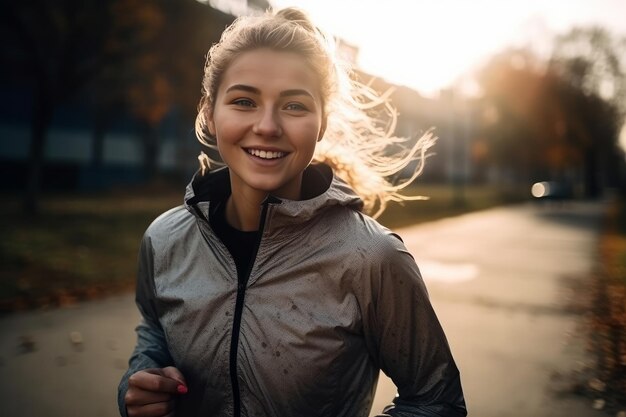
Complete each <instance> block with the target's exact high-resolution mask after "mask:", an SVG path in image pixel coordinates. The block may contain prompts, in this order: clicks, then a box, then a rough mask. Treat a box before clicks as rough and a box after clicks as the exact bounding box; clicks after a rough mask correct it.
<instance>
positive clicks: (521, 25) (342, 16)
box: [272, 0, 624, 97]
mask: <svg viewBox="0 0 626 417" xmlns="http://www.w3.org/2000/svg"><path fill="white" fill-rule="evenodd" d="M272 3H273V4H274V5H275V6H276V7H278V8H282V7H286V6H296V7H302V8H304V9H305V10H307V11H308V12H309V14H310V15H311V17H312V18H313V20H314V21H315V22H316V23H318V24H319V25H320V26H321V27H322V28H323V29H325V30H326V31H328V32H330V33H332V34H335V35H337V36H339V37H341V38H342V39H344V40H345V41H347V42H348V43H350V44H354V45H357V46H358V47H359V53H358V62H357V64H358V65H359V67H360V68H362V69H363V70H365V71H367V72H369V73H371V74H373V75H376V76H380V77H382V78H385V79H386V80H388V81H391V82H394V83H397V84H403V85H406V86H408V87H411V88H414V89H416V90H418V91H419V92H420V93H422V94H423V95H426V96H431V97H432V96H437V95H438V94H439V92H440V91H441V89H443V88H446V87H448V86H450V85H451V84H453V83H457V82H459V81H460V80H466V79H467V78H468V74H470V75H471V72H472V71H473V70H475V69H477V68H478V67H479V66H480V65H482V64H483V63H484V61H485V60H486V59H487V58H488V57H489V56H490V55H491V54H493V53H495V52H497V51H499V50H501V49H503V48H505V47H506V46H507V45H518V46H532V47H533V48H534V49H536V50H538V52H540V53H544V54H545V53H549V52H550V45H549V44H550V39H551V37H552V35H553V34H554V33H556V32H559V31H564V30H567V28H569V27H571V26H572V25H573V24H576V23H585V22H587V23H589V22H594V21H595V22H603V23H605V24H606V25H607V26H608V27H613V28H614V29H615V28H617V29H615V30H619V31H621V32H623V31H624V30H623V25H621V24H620V23H619V19H618V18H616V15H618V14H619V13H616V10H620V9H621V10H623V5H622V6H621V7H620V6H619V2H618V1H615V0H602V1H597V2H583V1H572V0H554V1H551V2H544V1H541V0H527V1H524V2H522V1H515V2H503V1H497V0H496V1H494V0H474V1H472V2H468V1H457V0H441V1H438V2H426V1H411V2H407V1H401V0H387V1H385V2H384V3H381V2H380V1H375V0H361V1H358V0H342V1H338V0H316V1H315V2H313V1H306V0H274V1H272ZM590 3H592V4H590ZM619 28H622V29H619Z"/></svg>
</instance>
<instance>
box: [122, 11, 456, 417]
mask: <svg viewBox="0 0 626 417" xmlns="http://www.w3.org/2000/svg"><path fill="white" fill-rule="evenodd" d="M357 90H358V91H357ZM355 91H356V93H355ZM357 94H358V95H357ZM372 102H373V103H374V104H383V105H384V104H385V102H384V100H381V99H378V98H376V96H375V95H374V94H373V93H372V92H371V91H369V90H368V89H366V88H364V87H362V86H359V85H358V84H357V83H355V82H352V81H350V79H349V78H348V77H347V75H346V73H345V71H343V70H342V69H341V68H340V67H339V66H338V65H337V63H336V62H335V60H334V57H333V54H332V51H331V49H330V47H329V43H328V42H327V41H326V38H325V37H324V36H323V35H322V34H321V32H320V31H319V30H318V29H316V28H315V27H314V26H313V25H312V24H311V23H310V21H309V20H308V18H307V17H306V15H305V14H304V13H302V12H301V11H299V10H295V9H285V10H283V11H280V12H278V13H277V14H276V15H273V14H270V13H268V14H266V15H264V16H261V17H247V18H240V19H239V20H238V21H236V22H235V23H234V24H233V25H232V26H230V27H229V28H228V29H227V30H226V31H225V33H224V34H223V36H222V39H221V40H220V42H219V43H218V44H216V45H214V46H213V47H212V48H211V50H210V52H209V57H208V60H207V65H206V68H205V77H204V80H203V98H202V100H201V103H200V108H199V114H198V118H197V122H196V131H197V133H198V137H199V138H200V140H201V141H203V142H204V143H205V144H207V145H209V146H211V147H214V148H215V149H217V150H218V151H219V154H220V156H221V159H222V160H223V162H224V164H225V165H226V167H224V168H221V169H216V170H211V169H209V168H210V167H211V165H213V164H214V163H216V162H215V161H212V160H210V159H209V158H208V157H207V156H206V155H203V156H202V158H201V161H202V166H203V169H202V170H201V172H199V173H198V174H196V176H195V177H194V178H193V180H192V182H191V184H190V185H189V186H188V187H187V193H186V196H185V205H184V206H181V207H178V208H175V209H172V210H170V211H168V212H167V213H165V214H163V215H162V216H160V217H159V218H158V219H156V220H155V221H154V222H153V224H152V225H151V226H150V227H149V228H148V230H147V231H146V234H145V236H144V239H143V242H142V247H141V251H140V267H139V276H138V283H137V304H138V307H139V309H140V311H141V313H142V316H143V321H142V323H141V324H140V325H139V326H138V328H137V333H138V343H137V347H136V349H135V351H134V353H133V355H132V357H131V359H130V366H129V370H128V372H127V373H126V375H125V376H124V378H123V379H122V382H121V384H120V390H119V405H120V412H121V413H122V415H126V413H127V415H128V416H131V417H133V416H174V415H176V416H196V415H198V416H200V415H201V416H237V417H239V416H333V417H337V416H351V417H352V416H368V415H369V412H370V408H371V404H372V400H373V396H374V392H375V389H376V382H377V379H378V375H379V371H380V370H381V369H382V370H383V371H384V372H385V373H386V374H387V375H389V376H390V377H391V378H392V379H393V381H394V383H395V384H396V386H397V387H398V393H399V395H398V396H397V397H396V399H395V400H394V404H393V405H391V406H389V407H387V409H386V410H385V412H386V413H387V415H391V416H465V415H466V411H465V403H464V399H463V393H462V390H461V385H460V380H459V373H458V370H457V368H456V365H455V363H454V360H453V358H452V355H451V353H450V350H449V347H448V344H447V342H446V339H445V335H444V333H443V331H442V329H441V326H440V325H439V322H438V321H437V318H436V316H435V313H434V312H433V309H432V307H431V305H430V302H429V300H428V295H427V292H426V289H425V287H424V284H423V282H422V279H421V277H420V273H419V270H418V268H417V266H416V264H415V262H414V260H413V258H412V257H411V255H410V254H409V253H408V252H407V250H406V248H405V247H404V245H403V244H402V241H401V240H400V239H399V237H397V236H396V235H394V234H393V233H391V232H390V231H389V230H388V229H386V228H384V227H382V226H380V225H379V224H378V223H376V221H374V220H373V219H372V218H370V217H368V216H367V215H365V214H363V213H362V210H366V211H369V212H372V211H374V210H375V209H376V208H378V209H379V211H380V210H382V209H384V206H385V204H386V202H387V201H388V200H393V199H398V198H399V194H398V190H399V189H400V188H401V187H402V185H400V186H395V187H394V186H392V185H390V184H389V183H387V182H386V180H385V177H386V176H389V175H390V174H392V173H394V172H397V171H398V170H400V169H401V168H403V167H404V166H406V165H407V163H408V162H410V161H411V160H413V159H415V157H421V158H422V159H423V157H424V152H425V151H426V149H427V148H428V146H430V144H431V142H432V138H431V137H430V136H429V135H426V136H425V137H424V138H422V140H421V141H418V142H417V144H416V145H415V146H414V147H413V148H412V149H409V150H408V151H407V152H405V153H404V154H402V155H400V156H391V157H388V156H384V154H383V147H384V146H386V145H387V144H389V143H397V142H398V141H399V139H397V138H393V137H391V135H390V134H389V133H388V131H385V130H383V129H381V128H379V126H378V125H377V124H376V123H375V121H373V120H372V119H370V118H369V117H368V116H367V113H366V108H367V107H368V106H369V104H371V103H372ZM392 129H393V124H392V125H391V127H390V130H392ZM312 160H314V161H315V162H316V163H315V164H311V161H312ZM330 166H332V168H331V167H330ZM418 174H419V170H418V171H416V173H415V175H414V177H415V176H417V175H418ZM342 178H343V179H342ZM348 184H350V185H348ZM353 189H354V191H353ZM355 191H356V193H355Z"/></svg>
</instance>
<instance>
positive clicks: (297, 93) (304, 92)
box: [226, 84, 315, 99]
mask: <svg viewBox="0 0 626 417" xmlns="http://www.w3.org/2000/svg"><path fill="white" fill-rule="evenodd" d="M235 90H240V91H247V92H249V93H252V94H258V95H260V94H261V90H259V89H258V88H256V87H252V86H251V85H245V84H235V85H231V86H230V87H228V88H227V89H226V92H227V93H228V92H231V91H235ZM280 96H281V97H292V96H308V97H311V98H312V99H315V97H313V94H311V93H310V92H308V91H307V90H304V89H301V88H294V89H291V90H285V91H281V92H280Z"/></svg>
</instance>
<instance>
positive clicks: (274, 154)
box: [245, 149, 287, 159]
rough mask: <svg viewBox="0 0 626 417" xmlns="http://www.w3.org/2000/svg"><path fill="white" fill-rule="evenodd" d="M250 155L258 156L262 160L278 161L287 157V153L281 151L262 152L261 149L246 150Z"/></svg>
mask: <svg viewBox="0 0 626 417" xmlns="http://www.w3.org/2000/svg"><path fill="white" fill-rule="evenodd" d="M245 151H246V152H248V153H249V154H250V155H253V156H256V157H257V158H261V159H278V158H282V157H284V156H285V155H287V152H279V151H262V150H259V149H245Z"/></svg>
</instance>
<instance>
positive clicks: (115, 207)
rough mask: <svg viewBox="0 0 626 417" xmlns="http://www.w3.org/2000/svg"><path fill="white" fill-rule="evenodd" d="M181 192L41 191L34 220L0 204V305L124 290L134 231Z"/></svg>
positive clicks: (129, 280)
mask: <svg viewBox="0 0 626 417" xmlns="http://www.w3.org/2000/svg"><path fill="white" fill-rule="evenodd" d="M181 202H182V191H181V192H173V191H171V190H169V189H158V190H157V189H151V190H146V191H144V192H142V193H141V194H140V195H134V194H133V193H131V192H126V193H110V194H106V195H98V196H95V195H84V196H48V197H45V198H43V199H42V201H41V214H40V215H39V216H37V217H35V218H32V217H29V216H25V215H23V214H20V206H19V202H18V200H17V199H7V201H5V202H3V204H2V205H1V208H0V214H1V215H0V228H1V229H2V230H3V239H2V240H0V264H1V265H2V267H1V269H0V271H1V273H0V311H8V310H15V309H23V308H31V307H40V306H47V305H63V304H67V303H72V302H73V301H75V300H76V299H84V298H93V297H98V296H101V295H103V294H108V293H111V292H116V291H119V290H121V289H125V288H131V287H132V286H133V284H134V273H135V269H136V260H137V251H138V248H139V242H140V239H141V236H142V234H143V232H144V230H145V229H146V227H147V226H148V225H149V224H150V222H151V221H152V219H154V218H155V217H156V216H157V215H158V214H160V213H161V212H163V211H165V210H167V209H168V208H171V207H173V206H175V205H178V204H180V203H181Z"/></svg>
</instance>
